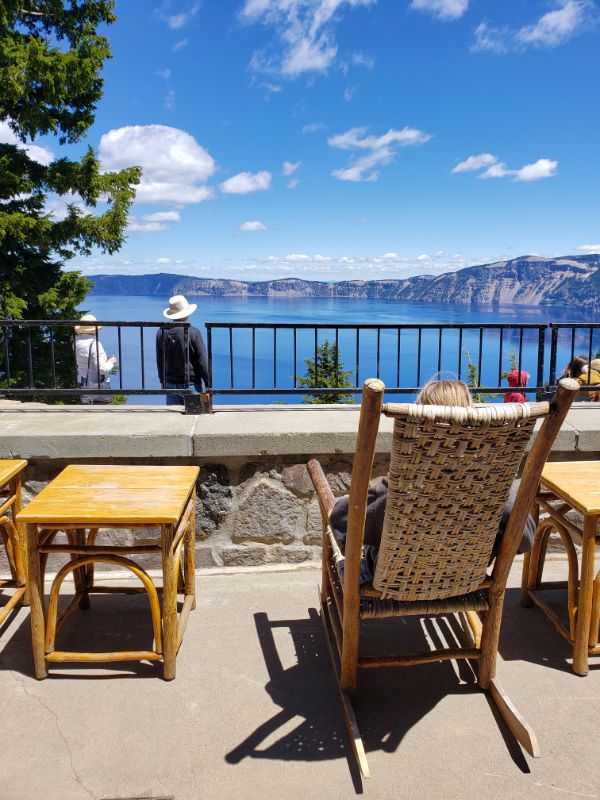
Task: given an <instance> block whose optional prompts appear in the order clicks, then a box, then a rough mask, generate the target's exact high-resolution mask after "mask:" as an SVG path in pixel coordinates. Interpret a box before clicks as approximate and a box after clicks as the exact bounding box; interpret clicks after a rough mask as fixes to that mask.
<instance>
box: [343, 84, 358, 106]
mask: <svg viewBox="0 0 600 800" xmlns="http://www.w3.org/2000/svg"><path fill="white" fill-rule="evenodd" d="M356 89H357V87H356V86H346V88H345V89H344V100H345V101H346V102H347V103H349V102H350V101H351V100H353V99H354V92H355V91H356Z"/></svg>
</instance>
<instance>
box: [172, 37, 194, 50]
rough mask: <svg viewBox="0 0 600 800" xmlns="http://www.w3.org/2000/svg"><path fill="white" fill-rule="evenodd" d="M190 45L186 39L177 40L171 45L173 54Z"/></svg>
mask: <svg viewBox="0 0 600 800" xmlns="http://www.w3.org/2000/svg"><path fill="white" fill-rule="evenodd" d="M189 43H190V40H189V39H188V38H187V37H186V38H185V39H179V41H178V42H175V44H174V45H173V52H175V53H177V52H178V51H179V50H183V48H184V47H187V46H188V44H189Z"/></svg>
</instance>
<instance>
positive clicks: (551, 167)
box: [514, 158, 558, 181]
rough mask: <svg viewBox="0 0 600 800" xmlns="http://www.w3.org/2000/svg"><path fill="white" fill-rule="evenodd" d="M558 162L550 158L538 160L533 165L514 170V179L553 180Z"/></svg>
mask: <svg viewBox="0 0 600 800" xmlns="http://www.w3.org/2000/svg"><path fill="white" fill-rule="evenodd" d="M557 168H558V161H552V160H551V159H550V158H540V159H538V160H537V161H536V162H535V163H533V164H526V165H525V166H524V167H521V169H518V170H516V172H515V176H514V179H515V180H516V181H540V180H543V179H544V178H553V177H554V176H555V175H556V170H557Z"/></svg>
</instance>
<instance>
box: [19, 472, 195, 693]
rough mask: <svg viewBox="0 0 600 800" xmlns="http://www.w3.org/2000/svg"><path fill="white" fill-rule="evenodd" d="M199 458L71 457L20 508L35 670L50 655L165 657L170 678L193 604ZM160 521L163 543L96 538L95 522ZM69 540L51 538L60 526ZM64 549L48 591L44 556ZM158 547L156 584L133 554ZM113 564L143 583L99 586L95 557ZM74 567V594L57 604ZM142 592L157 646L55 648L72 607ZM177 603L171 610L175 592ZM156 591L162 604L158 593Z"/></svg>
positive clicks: (42, 668)
mask: <svg viewBox="0 0 600 800" xmlns="http://www.w3.org/2000/svg"><path fill="white" fill-rule="evenodd" d="M198 474H199V469H198V467H148V466H122V467H114V466H97V465H93V466H92V465H86V466H75V465H73V466H69V467H67V468H66V469H64V470H63V471H62V472H61V473H60V475H58V477H57V478H55V479H54V480H53V481H52V482H51V483H50V484H48V486H47V487H46V488H45V489H43V490H42V491H41V492H40V494H39V495H38V496H37V497H36V498H35V499H34V500H33V501H32V502H31V503H30V504H29V505H28V506H27V507H26V508H25V509H24V510H23V511H22V512H21V513H20V514H19V521H20V522H21V523H22V524H24V525H25V529H26V542H27V563H28V580H27V586H28V590H29V597H30V605H31V631H32V644H33V656H34V662H35V674H36V677H37V678H38V679H40V680H41V679H43V678H46V677H47V674H48V672H47V668H48V664H52V663H57V662H100V661H103V662H110V661H145V660H149V661H157V660H160V659H162V660H163V665H164V678H165V680H172V679H173V678H174V677H175V661H176V656H177V651H178V650H179V647H180V645H181V642H182V639H183V634H184V631H185V628H186V625H187V620H188V617H189V613H190V611H191V610H192V609H193V608H195V605H196V598H195V572H194V570H195V551H194V546H195V498H196V492H195V485H196V480H197V478H198ZM107 527H110V528H113V529H114V528H117V529H127V530H130V529H139V528H145V529H147V528H158V529H159V530H160V543H157V544H153V543H150V544H143V545H136V546H134V545H122V546H121V545H103V544H96V537H97V534H98V531H99V529H101V528H107ZM60 531H62V532H64V533H65V534H66V537H67V542H66V543H60V544H55V543H54V539H55V536H56V534H57V533H58V532H60ZM51 553H64V554H66V555H68V556H69V557H70V560H69V561H68V562H67V563H66V564H65V565H64V566H63V567H62V568H61V569H60V570H59V571H58V573H57V575H56V577H55V578H54V580H53V582H52V586H51V590H50V598H49V603H48V608H47V609H46V606H45V600H44V573H45V568H46V563H47V560H48V556H49V555H50V554H51ZM141 553H156V554H160V555H161V558H162V572H163V586H162V590H161V589H160V588H157V587H156V586H155V585H154V583H153V581H152V580H151V578H150V576H149V575H148V573H147V572H146V571H145V570H144V569H142V568H141V567H140V566H139V565H138V564H136V563H135V561H134V560H133V559H132V558H131V557H130V556H135V555H138V554H141ZM99 561H100V562H106V563H109V564H115V565H117V566H120V567H123V568H125V569H128V570H130V571H131V572H132V573H133V574H134V575H135V576H136V577H137V578H139V580H140V581H141V583H142V586H141V587H136V588H134V589H131V588H129V587H128V588H123V587H119V586H96V585H95V584H94V564H95V563H96V562H99ZM70 573H73V579H74V583H75V594H74V596H73V597H72V598H71V599H70V601H69V603H68V604H67V605H66V607H65V608H64V609H63V611H62V612H61V613H60V614H59V613H58V600H59V593H60V588H61V585H62V583H63V581H64V579H65V578H66V577H67V576H68V575H69V574H70ZM132 591H133V592H135V591H140V592H146V593H147V595H148V600H149V603H150V614H151V617H152V628H153V633H154V647H153V648H152V649H148V650H133V651H117V652H104V653H98V652H94V653H84V652H67V651H63V650H56V649H55V639H56V634H57V632H58V631H59V629H60V627H61V626H62V625H63V623H64V622H65V620H66V619H67V618H68V617H69V616H70V615H71V613H72V612H73V611H74V610H75V608H76V607H77V606H79V607H80V608H83V609H85V608H88V607H89V603H90V599H89V596H90V594H91V593H103V592H125V593H131V592H132ZM178 591H179V592H180V593H183V595H184V599H183V606H182V609H181V613H180V615H179V617H178V615H177V594H178ZM159 592H162V604H161V603H160V602H159Z"/></svg>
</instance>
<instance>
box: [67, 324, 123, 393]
mask: <svg viewBox="0 0 600 800" xmlns="http://www.w3.org/2000/svg"><path fill="white" fill-rule="evenodd" d="M79 322H80V323H86V324H80V325H76V326H75V360H76V362H77V386H78V387H79V388H87V389H110V375H111V373H112V371H113V369H114V366H115V364H116V363H117V359H116V358H115V357H114V356H111V357H110V358H107V356H106V352H105V350H104V348H103V347H102V343H101V342H100V339H99V338H98V332H99V331H101V330H102V325H96V324H95V323H96V317H95V316H94V315H93V314H84V315H83V317H81V319H80V320H79ZM107 398H108V395H107ZM107 398H103V397H102V396H101V395H93V394H88V395H85V394H84V395H82V397H81V402H82V403H85V404H86V405H92V404H94V403H106V402H107ZM110 399H111V400H112V397H111V398H110Z"/></svg>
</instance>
